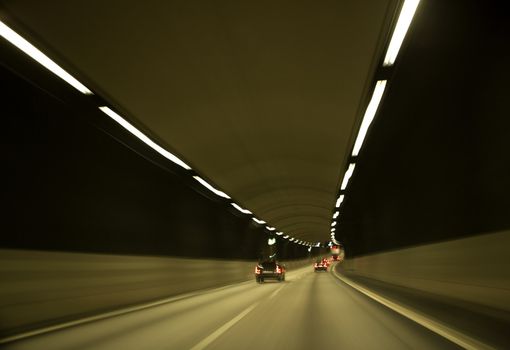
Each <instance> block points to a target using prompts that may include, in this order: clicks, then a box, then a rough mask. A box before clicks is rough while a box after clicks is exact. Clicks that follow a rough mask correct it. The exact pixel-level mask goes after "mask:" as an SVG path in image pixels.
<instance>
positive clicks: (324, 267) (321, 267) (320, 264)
mask: <svg viewBox="0 0 510 350" xmlns="http://www.w3.org/2000/svg"><path fill="white" fill-rule="evenodd" d="M313 269H314V271H315V272H317V271H328V263H327V262H324V261H323V260H320V261H317V262H316V263H315V264H314V265H313Z"/></svg>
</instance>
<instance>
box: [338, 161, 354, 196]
mask: <svg viewBox="0 0 510 350" xmlns="http://www.w3.org/2000/svg"><path fill="white" fill-rule="evenodd" d="M355 166H356V164H354V163H351V164H349V168H347V171H346V172H345V175H344V179H343V181H342V186H341V187H340V189H341V190H342V191H343V190H345V188H346V187H347V184H348V183H349V179H350V178H351V176H352V173H353V172H354V167H355Z"/></svg>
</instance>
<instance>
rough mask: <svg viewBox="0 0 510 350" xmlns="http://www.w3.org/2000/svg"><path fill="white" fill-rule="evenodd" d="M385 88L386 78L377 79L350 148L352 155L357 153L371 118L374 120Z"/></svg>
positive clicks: (354, 155)
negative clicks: (352, 145)
mask: <svg viewBox="0 0 510 350" xmlns="http://www.w3.org/2000/svg"><path fill="white" fill-rule="evenodd" d="M385 88H386V80H378V81H377V83H376V85H375V89H374V93H373V94H372V99H371V100H370V103H369V104H368V107H367V110H366V111H365V115H364V116H363V121H362V122H361V126H360V128H359V131H358V136H357V137H356V142H354V147H353V149H352V156H353V157H356V156H357V155H358V153H359V150H360V149H361V145H363V141H364V140H365V136H367V132H368V128H369V127H370V124H371V123H372V120H374V117H375V113H376V112H377V108H378V107H379V103H380V102H381V98H382V96H383V93H384V89H385Z"/></svg>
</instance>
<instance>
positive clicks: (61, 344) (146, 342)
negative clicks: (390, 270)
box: [3, 266, 458, 350]
mask: <svg viewBox="0 0 510 350" xmlns="http://www.w3.org/2000/svg"><path fill="white" fill-rule="evenodd" d="M3 347H4V348H6V349H34V350H35V349H37V350H41V349H122V350H129V349H133V350H140V349H193V350H198V349H222V350H225V349H257V350H260V349H317V348H325V349H378V350H380V349H458V346H456V345H455V344H453V343H451V342H450V341H448V340H446V339H444V338H442V337H441V336H439V335H437V334H435V333H433V332H431V331H429V330H428V329H426V328H424V327H422V326H420V325H418V324H417V323H415V322H413V321H411V320H409V319H407V318H405V317H403V316H401V315H399V314H397V313H395V312H394V311H392V310H390V309H388V308H387V307H385V306H383V305H381V304H379V303H377V302H375V301H373V300H372V299H370V298H368V297H366V296H365V295H363V294H361V293H359V292H358V291H356V290H354V289H352V288H351V287H349V286H347V285H345V284H344V283H343V282H341V281H339V280H338V279H336V278H335V277H334V276H333V275H332V274H331V273H329V272H328V273H326V272H319V273H314V272H313V269H312V267H311V266H310V267H309V268H308V267H307V268H305V269H300V270H297V271H293V272H289V273H288V274H287V281H286V282H282V283H278V282H268V283H265V284H262V285H259V284H256V283H255V281H253V282H245V283H241V284H237V285H233V286H228V287H225V288H220V289H215V290H211V291H206V292H203V293H199V294H195V295H192V296H189V297H185V298H183V299H179V300H175V301H172V302H169V303H166V304H163V305H159V306H154V307H149V308H146V309H143V310H140V311H136V312H130V313H126V314H123V315H120V316H115V317H110V318H106V319H103V320H99V321H94V322H90V323H85V324H82V325H78V326H74V327H69V328H65V329H61V330H58V331H54V332H50V333H46V334H42V335H38V336H34V337H30V338H27V339H24V340H20V341H17V342H13V343H8V344H4V345H3Z"/></svg>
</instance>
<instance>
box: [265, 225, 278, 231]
mask: <svg viewBox="0 0 510 350" xmlns="http://www.w3.org/2000/svg"><path fill="white" fill-rule="evenodd" d="M266 228H267V229H268V230H269V231H274V230H276V229H275V228H274V227H271V226H266Z"/></svg>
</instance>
